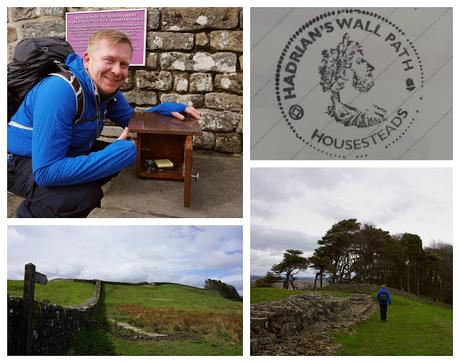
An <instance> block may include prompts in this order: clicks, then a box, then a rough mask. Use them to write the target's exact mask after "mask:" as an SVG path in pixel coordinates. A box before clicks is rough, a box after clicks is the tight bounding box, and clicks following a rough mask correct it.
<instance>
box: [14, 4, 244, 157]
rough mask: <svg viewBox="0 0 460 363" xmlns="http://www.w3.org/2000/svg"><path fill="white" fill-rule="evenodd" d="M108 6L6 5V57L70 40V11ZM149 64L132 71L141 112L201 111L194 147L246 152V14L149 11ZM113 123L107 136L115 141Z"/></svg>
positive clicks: (129, 85)
mask: <svg viewBox="0 0 460 363" xmlns="http://www.w3.org/2000/svg"><path fill="white" fill-rule="evenodd" d="M108 9H110V8H8V57H9V58H8V59H9V60H11V58H12V54H13V51H14V47H15V45H16V44H17V43H18V41H20V40H21V39H23V38H27V37H36V36H63V37H64V36H65V13H66V12H72V11H84V10H108ZM147 14H148V15H147V54H146V65H145V67H132V69H130V73H129V77H128V79H127V80H126V83H125V85H124V86H123V87H122V90H123V91H124V94H125V96H126V98H127V99H128V101H129V102H130V103H131V105H132V106H134V107H136V108H137V109H138V110H140V109H145V108H147V106H151V105H154V104H157V103H159V102H167V101H177V102H182V103H186V104H188V105H193V106H194V107H195V108H197V109H198V110H199V111H200V112H201V121H200V125H201V128H202V130H203V135H202V136H200V137H195V138H194V145H195V147H196V148H201V149H206V150H210V151H215V152H221V153H227V154H235V155H241V154H242V150H243V149H242V145H243V142H242V137H243V10H242V9H240V8H148V9H147ZM120 132H121V131H120V129H119V128H118V127H116V128H115V127H114V126H108V127H106V128H105V130H104V131H103V134H102V136H104V137H108V138H114V137H117V136H118V135H119V134H120Z"/></svg>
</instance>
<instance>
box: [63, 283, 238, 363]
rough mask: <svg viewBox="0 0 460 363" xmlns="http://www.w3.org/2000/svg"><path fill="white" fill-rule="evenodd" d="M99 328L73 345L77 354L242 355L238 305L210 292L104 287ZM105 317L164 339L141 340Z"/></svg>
mask: <svg viewBox="0 0 460 363" xmlns="http://www.w3.org/2000/svg"><path fill="white" fill-rule="evenodd" d="M102 299H103V303H102V304H100V306H99V309H98V311H97V320H98V324H96V325H94V326H92V327H88V328H87V329H84V330H83V331H82V332H81V333H80V334H79V335H78V337H77V339H76V340H75V341H74V343H73V345H72V350H73V352H74V353H75V354H81V355H85V354H91V355H241V354H242V330H243V323H242V303H241V302H235V301H230V300H227V299H224V298H222V297H221V296H220V295H218V294H217V293H215V292H213V291H209V290H203V289H196V288H192V287H187V286H181V285H172V284H166V285H159V286H151V285H140V286H133V285H114V284H104V287H103V291H102ZM107 319H114V320H116V321H122V322H127V323H129V324H131V325H134V326H136V327H138V328H141V329H144V330H146V331H150V332H156V333H164V334H168V338H166V339H162V340H142V339H137V338H134V337H133V333H132V332H131V331H128V330H125V329H120V328H115V327H114V326H113V325H109V324H107V323H106V321H107Z"/></svg>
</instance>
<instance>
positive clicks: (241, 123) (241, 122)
mask: <svg viewBox="0 0 460 363" xmlns="http://www.w3.org/2000/svg"><path fill="white" fill-rule="evenodd" d="M236 132H238V133H239V134H242V133H243V114H240V121H239V122H238V125H237V126H236Z"/></svg>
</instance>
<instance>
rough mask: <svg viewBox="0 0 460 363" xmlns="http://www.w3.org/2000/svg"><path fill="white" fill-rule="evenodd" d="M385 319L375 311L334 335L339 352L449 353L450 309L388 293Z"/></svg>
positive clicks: (354, 353) (341, 353)
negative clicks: (389, 297) (361, 321)
mask: <svg viewBox="0 0 460 363" xmlns="http://www.w3.org/2000/svg"><path fill="white" fill-rule="evenodd" d="M392 302H393V305H391V307H390V308H389V311H388V320H387V322H385V323H382V322H381V321H380V316H379V313H378V312H377V313H375V314H374V315H373V316H372V317H371V318H370V319H369V320H367V321H365V322H363V323H361V324H359V325H358V326H356V327H355V328H354V329H351V330H349V331H347V332H344V333H340V334H337V335H336V336H335V337H334V339H333V340H334V342H337V343H341V344H342V345H343V346H342V348H341V349H340V350H339V352H338V354H339V355H452V344H453V342H452V339H453V336H452V328H453V326H452V309H448V308H442V307H438V306H434V305H430V304H423V303H420V302H416V301H413V300H410V299H407V298H404V297H400V296H392Z"/></svg>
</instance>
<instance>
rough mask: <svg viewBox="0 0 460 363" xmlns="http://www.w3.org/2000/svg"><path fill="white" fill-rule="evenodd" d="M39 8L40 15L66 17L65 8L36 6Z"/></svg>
mask: <svg viewBox="0 0 460 363" xmlns="http://www.w3.org/2000/svg"><path fill="white" fill-rule="evenodd" d="M36 9H38V14H39V16H40V17H42V16H57V17H60V18H64V17H65V8H62V7H60V8H50V7H41V8H36Z"/></svg>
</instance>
